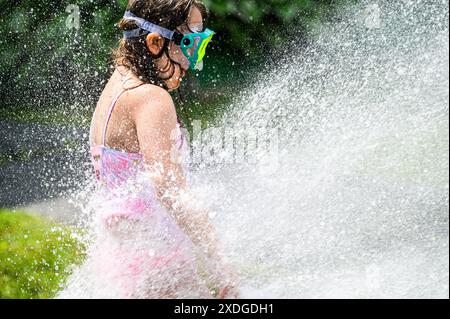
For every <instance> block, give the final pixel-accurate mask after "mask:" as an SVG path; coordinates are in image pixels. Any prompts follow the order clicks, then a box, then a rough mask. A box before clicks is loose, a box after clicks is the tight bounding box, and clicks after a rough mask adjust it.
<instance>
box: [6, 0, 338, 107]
mask: <svg viewBox="0 0 450 319" xmlns="http://www.w3.org/2000/svg"><path fill="white" fill-rule="evenodd" d="M126 2H127V1H126V0H114V1H111V0H109V1H105V0H95V1H92V0H59V1H58V0H53V1H50V0H21V1H16V0H0V7H1V8H2V14H1V16H0V61H1V62H0V107H18V106H26V107H48V106H57V107H64V106H68V105H71V106H72V107H73V105H74V104H79V105H77V107H80V106H81V107H83V108H85V109H86V108H92V107H93V104H94V103H95V100H96V98H97V97H98V94H99V93H100V91H101V89H102V87H103V84H104V81H105V80H106V79H107V77H108V74H109V72H108V67H109V66H110V65H111V63H110V62H111V58H110V53H111V49H112V48H114V47H115V45H116V43H117V41H118V39H119V38H120V37H121V34H120V33H119V31H118V30H117V28H116V27H115V23H117V21H118V20H119V19H120V17H121V16H122V14H123V12H124V9H125V6H126ZM204 2H205V4H206V5H207V7H208V8H209V9H210V13H211V15H210V20H209V27H210V28H212V29H213V30H215V31H216V32H217V36H216V37H215V40H214V43H213V46H212V48H211V50H209V54H208V55H209V57H207V59H206V69H205V72H204V74H202V75H201V76H200V77H199V79H198V81H197V82H200V83H205V86H207V83H210V82H211V81H210V80H211V78H212V77H214V78H215V79H216V80H217V79H219V83H220V84H223V85H227V84H231V83H236V79H237V78H239V77H242V74H243V73H244V74H245V72H241V71H242V69H243V68H249V67H251V66H255V65H258V64H260V63H261V59H260V58H261V56H264V55H267V52H268V51H270V50H271V49H273V48H276V47H278V46H280V45H281V44H282V43H283V39H285V38H286V37H287V36H292V35H293V36H295V37H296V38H299V39H301V38H302V36H303V31H304V30H306V29H308V28H310V27H312V26H314V25H315V24H316V23H318V22H319V21H321V19H322V18H323V17H324V16H325V15H326V14H327V13H328V12H330V10H329V9H330V8H332V7H333V6H334V1H333V0H290V1H288V0H278V1H276V0H245V1H241V0H205V1H204ZM71 4H76V5H78V6H79V9H80V14H81V21H80V22H81V24H80V29H78V30H77V29H73V28H72V29H71V28H68V27H67V26H66V20H67V18H68V16H69V14H70V12H66V9H67V7H68V5H71ZM294 31H295V32H294ZM232 62H235V63H232ZM214 83H216V85H215V87H217V85H218V84H217V83H218V82H217V81H215V82H214Z"/></svg>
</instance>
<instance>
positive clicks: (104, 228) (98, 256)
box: [88, 90, 211, 298]
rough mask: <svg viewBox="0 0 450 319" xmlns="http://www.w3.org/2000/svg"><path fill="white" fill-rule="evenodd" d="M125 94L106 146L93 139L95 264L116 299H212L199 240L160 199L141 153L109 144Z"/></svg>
mask: <svg viewBox="0 0 450 319" xmlns="http://www.w3.org/2000/svg"><path fill="white" fill-rule="evenodd" d="M124 92H125V90H124V91H122V92H120V93H119V94H118V95H117V97H116V98H115V99H114V101H113V103H112V104H111V107H110V109H109V112H108V116H107V118H106V121H105V124H104V129H103V136H102V141H103V143H102V145H98V146H93V145H92V142H91V153H92V158H93V164H94V170H95V175H96V177H97V179H98V182H99V185H98V190H97V192H96V194H94V196H93V201H92V205H93V210H94V212H95V213H94V214H95V218H96V220H97V223H96V224H97V225H98V226H97V227H98V229H99V230H98V231H97V233H98V238H97V240H96V244H95V245H94V247H93V248H92V249H91V252H90V253H88V255H89V256H90V259H91V261H90V263H91V268H93V269H96V270H97V277H96V278H98V277H104V283H105V284H104V285H109V286H111V287H110V288H108V289H106V290H108V291H115V293H114V294H113V295H112V296H113V297H114V298H115V297H117V298H165V297H170V298H174V297H175V298H177V297H180V298H188V297H192V298H198V297H209V298H210V297H211V294H210V293H209V290H208V289H207V288H206V286H205V285H204V283H203V282H202V280H201V279H200V276H199V274H198V264H197V258H196V256H195V247H194V244H193V243H192V241H191V240H190V238H189V237H188V236H187V235H186V234H185V233H184V232H183V231H182V230H181V228H179V226H178V225H177V224H176V222H175V221H174V220H173V219H172V218H171V216H169V214H168V213H167V211H166V210H165V209H164V208H163V207H162V205H161V204H160V201H159V200H158V199H157V198H156V195H155V190H154V187H153V185H152V183H151V179H150V178H149V177H146V175H145V169H144V165H143V156H142V154H139V153H127V152H121V151H118V150H114V149H111V148H109V147H107V146H105V138H106V130H107V125H108V122H109V119H110V117H111V114H112V112H113V110H114V107H115V106H116V104H117V101H118V100H119V98H120V97H121V96H122V94H123V93H124ZM180 125H181V124H180V123H179V124H178V129H179V131H180V136H179V139H178V141H177V143H178V146H179V150H180V153H181V156H182V157H183V156H188V151H189V147H188V144H187V139H186V136H185V135H184V134H183V130H181V129H180ZM91 133H92V128H91ZM99 295H100V296H99V297H102V295H105V294H102V293H99Z"/></svg>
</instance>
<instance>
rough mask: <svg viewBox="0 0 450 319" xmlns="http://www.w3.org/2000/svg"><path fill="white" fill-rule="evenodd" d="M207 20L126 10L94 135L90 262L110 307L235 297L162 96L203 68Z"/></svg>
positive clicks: (192, 13) (189, 12)
mask: <svg viewBox="0 0 450 319" xmlns="http://www.w3.org/2000/svg"><path fill="white" fill-rule="evenodd" d="M205 18H206V8H205V7H204V6H203V5H202V4H201V3H200V2H198V1H197V0H178V1H173V0H131V1H129V4H128V7H127V11H126V13H125V16H124V18H123V19H122V20H121V21H120V23H119V27H120V29H122V30H123V31H124V38H123V39H122V40H121V41H120V45H119V48H118V49H117V50H116V51H115V52H114V57H115V66H116V70H115V72H114V74H113V75H112V77H111V78H110V80H109V82H108V83H107V85H106V87H105V89H104V91H103V93H102V95H101V97H100V99H99V101H98V104H97V107H96V110H95V113H94V116H93V119H92V126H91V147H92V156H93V161H94V168H95V173H96V176H97V179H98V181H99V185H100V186H99V191H98V194H96V195H95V198H96V210H95V211H96V216H97V217H98V218H99V220H100V228H101V231H100V235H99V238H98V239H97V242H96V244H95V245H94V248H91V251H90V253H89V256H90V257H89V260H88V262H87V263H89V267H90V270H91V271H92V270H95V271H96V272H95V273H96V275H95V276H97V277H102V278H103V284H104V285H106V286H107V287H109V288H108V289H107V290H108V291H109V292H112V291H114V293H111V296H113V297H121V298H122V297H123V298H212V297H219V298H231V297H237V292H236V288H235V287H234V281H233V280H232V276H231V272H230V271H229V270H227V268H226V267H225V265H224V263H223V262H222V260H221V257H220V255H219V252H218V248H217V240H216V238H215V236H214V230H213V227H212V225H211V224H210V222H209V221H208V217H207V214H206V212H204V211H201V210H198V209H195V208H192V207H190V205H189V204H190V203H191V202H192V201H193V199H192V197H189V191H188V189H187V187H186V182H185V175H184V173H185V169H186V168H185V166H184V165H183V161H181V160H180V158H181V159H183V158H184V159H185V158H186V156H187V155H188V147H187V139H186V137H185V135H184V133H183V131H182V130H181V129H180V123H179V121H178V117H177V114H176V111H175V107H174V103H173V101H172V98H171V96H170V95H169V93H168V92H170V91H172V90H175V89H177V88H178V87H179V85H180V82H181V81H182V78H183V77H184V76H185V73H186V71H187V70H188V69H197V70H201V68H202V65H203V64H202V63H203V62H202V58H203V56H204V54H205V48H206V45H207V44H208V42H209V41H210V40H211V38H212V36H213V32H212V31H211V30H209V29H205V28H204V21H205ZM94 252H95V253H94ZM85 267H87V266H85ZM97 279H98V278H97ZM106 286H105V287H106ZM105 291H106V290H105Z"/></svg>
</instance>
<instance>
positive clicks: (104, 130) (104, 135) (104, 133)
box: [102, 83, 145, 146]
mask: <svg viewBox="0 0 450 319" xmlns="http://www.w3.org/2000/svg"><path fill="white" fill-rule="evenodd" d="M144 84H145V83H141V84H139V85H137V86H135V87H133V88H130V89H123V90H122V91H120V92H119V94H117V96H116V98H115V99H114V101H113V102H112V103H111V106H110V107H109V111H108V115H107V117H106V119H105V124H104V126H103V133H102V145H103V146H105V145H106V130H107V129H108V123H109V120H110V119H111V115H112V112H113V110H114V108H115V106H116V104H117V101H119V99H120V97H121V96H122V95H123V94H124V93H125V92H127V91H131V90H133V89H136V88H138V87H140V86H142V85H144Z"/></svg>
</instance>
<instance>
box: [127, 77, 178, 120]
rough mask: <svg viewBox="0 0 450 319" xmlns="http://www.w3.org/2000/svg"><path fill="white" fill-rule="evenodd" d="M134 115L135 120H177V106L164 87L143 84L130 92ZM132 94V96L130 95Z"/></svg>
mask: <svg viewBox="0 0 450 319" xmlns="http://www.w3.org/2000/svg"><path fill="white" fill-rule="evenodd" d="M128 93H129V97H128V98H129V99H130V100H132V101H130V102H132V103H130V104H131V105H133V106H134V107H132V110H131V111H132V114H133V117H134V118H135V119H138V118H152V119H155V120H160V119H168V120H170V119H172V118H174V117H175V118H176V109H175V104H174V101H173V99H172V96H171V95H170V93H169V92H167V91H166V90H165V89H163V88H162V87H159V86H157V85H153V84H148V83H145V84H142V85H139V87H136V88H135V89H133V90H132V91H129V92H128ZM130 93H131V94H130Z"/></svg>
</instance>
